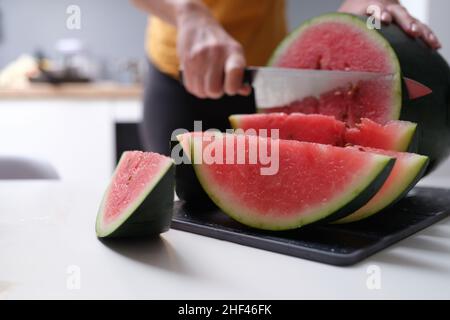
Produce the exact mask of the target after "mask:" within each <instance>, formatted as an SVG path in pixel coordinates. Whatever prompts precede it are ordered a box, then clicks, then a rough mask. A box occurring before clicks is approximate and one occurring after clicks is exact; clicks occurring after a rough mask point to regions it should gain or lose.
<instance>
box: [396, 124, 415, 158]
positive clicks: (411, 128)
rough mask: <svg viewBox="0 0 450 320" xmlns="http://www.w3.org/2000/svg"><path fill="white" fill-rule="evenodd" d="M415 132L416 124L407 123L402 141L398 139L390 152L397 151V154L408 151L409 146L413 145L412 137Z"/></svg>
mask: <svg viewBox="0 0 450 320" xmlns="http://www.w3.org/2000/svg"><path fill="white" fill-rule="evenodd" d="M398 121H401V120H398ZM416 132H417V123H414V122H409V123H408V127H407V129H406V131H405V133H404V134H403V136H402V139H399V140H398V141H397V144H396V145H395V146H394V148H392V150H393V151H398V152H406V151H408V150H410V148H411V145H412V144H413V141H414V136H415V135H416Z"/></svg>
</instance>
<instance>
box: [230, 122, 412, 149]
mask: <svg viewBox="0 0 450 320" xmlns="http://www.w3.org/2000/svg"><path fill="white" fill-rule="evenodd" d="M229 119H230V123H231V125H232V127H233V128H234V129H243V130H244V131H249V129H250V131H249V132H250V133H252V131H251V130H252V129H253V131H254V132H253V133H255V134H257V133H258V132H259V130H261V129H267V130H268V131H267V134H268V136H270V133H271V132H270V129H278V130H279V132H278V134H279V138H280V139H287V140H298V141H304V142H315V143H323V144H330V145H334V146H345V145H348V144H351V145H360V146H364V147H371V148H378V149H384V150H394V151H407V150H408V149H409V148H410V145H411V141H413V137H414V134H415V131H416V126H417V125H416V124H415V123H412V122H408V121H398V120H397V121H394V120H391V121H388V122H387V123H386V124H385V125H380V124H378V123H376V122H374V121H372V120H370V119H366V118H363V119H361V123H359V124H357V125H356V126H355V127H354V128H347V127H346V125H345V123H344V122H342V121H339V120H336V119H335V118H334V117H332V116H325V115H320V114H308V115H306V114H302V113H291V114H286V113H264V114H263V113H261V114H242V115H232V116H230V118H229Z"/></svg>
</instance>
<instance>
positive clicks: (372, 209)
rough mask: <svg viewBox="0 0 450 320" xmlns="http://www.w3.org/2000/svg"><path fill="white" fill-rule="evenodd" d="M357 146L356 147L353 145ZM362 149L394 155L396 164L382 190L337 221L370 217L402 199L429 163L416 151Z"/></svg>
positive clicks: (342, 221)
mask: <svg viewBox="0 0 450 320" xmlns="http://www.w3.org/2000/svg"><path fill="white" fill-rule="evenodd" d="M352 148H356V147H352ZM357 149H358V150H360V151H366V152H371V153H377V154H383V155H387V156H390V157H394V158H395V159H396V160H395V164H394V168H393V169H392V171H391V174H390V175H389V177H388V179H387V180H386V182H385V183H384V185H383V187H381V189H380V191H378V193H377V194H376V195H375V196H374V197H373V198H372V199H370V201H369V202H368V203H366V204H365V205H364V206H363V207H361V208H359V209H358V210H356V211H355V212H354V213H352V214H351V215H348V216H346V217H344V218H343V219H340V220H338V221H336V222H335V223H348V222H354V221H359V220H362V219H365V218H367V217H370V216H372V215H374V214H376V213H378V212H380V211H381V210H383V209H386V208H388V207H390V206H392V205H393V204H395V203H396V202H397V201H398V200H400V199H402V198H403V197H404V196H405V195H406V194H407V193H408V192H409V191H410V190H411V189H412V188H413V187H414V186H415V185H416V183H417V182H419V180H420V178H421V177H422V176H423V174H424V173H425V169H426V167H427V165H428V157H426V156H421V155H418V154H414V153H406V152H395V151H388V150H380V149H373V148H362V147H358V148H357Z"/></svg>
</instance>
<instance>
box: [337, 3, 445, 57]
mask: <svg viewBox="0 0 450 320" xmlns="http://www.w3.org/2000/svg"><path fill="white" fill-rule="evenodd" d="M370 5H376V6H378V7H379V8H380V9H381V10H380V12H379V16H375V18H377V19H379V20H381V21H382V22H384V23H387V24H389V23H391V22H395V23H397V24H398V25H399V26H400V27H401V28H402V29H403V30H405V32H407V33H408V34H409V35H411V36H412V37H416V38H417V37H420V38H422V39H423V40H424V41H425V42H426V43H427V44H428V45H429V46H430V47H431V48H433V49H439V48H440V47H441V44H440V42H439V40H438V39H437V37H436V36H435V35H434V33H433V31H431V29H430V28H429V27H428V26H427V25H426V24H424V23H422V22H420V21H419V20H417V19H415V18H414V17H412V16H411V15H410V14H409V12H408V10H406V9H405V7H403V6H402V5H401V4H400V3H399V1H398V0H346V1H344V3H343V4H342V5H341V7H340V8H339V11H340V12H348V13H353V14H359V15H366V14H368V13H367V8H368V7H369V6H370Z"/></svg>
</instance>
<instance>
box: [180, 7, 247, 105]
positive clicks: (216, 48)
mask: <svg viewBox="0 0 450 320" xmlns="http://www.w3.org/2000/svg"><path fill="white" fill-rule="evenodd" d="M177 28H178V40H177V50H178V56H179V58H180V63H181V68H182V70H183V81H184V84H185V87H186V89H187V90H188V91H189V92H190V93H191V94H193V95H195V96H197V97H200V98H213V99H217V98H220V97H221V96H223V95H224V94H227V95H236V94H240V95H248V94H250V91H251V90H250V87H249V86H247V85H243V84H242V81H243V74H244V67H245V65H246V61H245V57H244V53H243V49H242V46H241V45H240V44H239V43H238V42H237V41H236V40H234V39H233V38H232V37H231V36H230V35H229V34H228V33H227V32H226V31H225V30H224V29H223V28H222V26H221V25H220V24H219V23H218V22H217V21H216V20H215V19H214V17H213V16H212V15H211V13H210V12H209V10H208V9H207V8H206V7H202V6H188V7H186V8H184V9H183V10H181V11H180V12H179V13H178V15H177Z"/></svg>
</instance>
